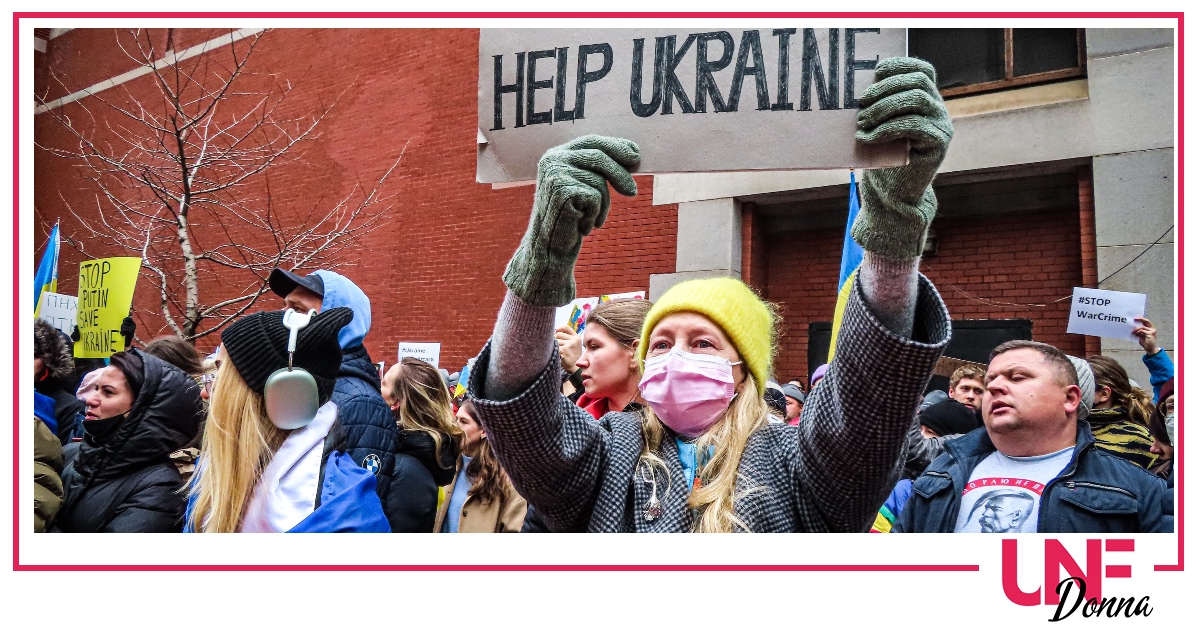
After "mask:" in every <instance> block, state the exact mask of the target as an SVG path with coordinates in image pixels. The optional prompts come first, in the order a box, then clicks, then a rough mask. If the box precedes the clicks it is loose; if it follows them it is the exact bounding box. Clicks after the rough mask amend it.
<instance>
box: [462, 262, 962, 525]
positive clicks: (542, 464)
mask: <svg viewBox="0 0 1200 630" xmlns="http://www.w3.org/2000/svg"><path fill="white" fill-rule="evenodd" d="M919 287H920V288H919V294H918V298H917V310H916V322H915V325H914V334H913V337H914V338H913V339H904V338H902V337H898V336H897V335H895V334H893V333H892V332H890V331H889V330H887V329H886V328H885V327H884V326H883V324H881V323H880V322H879V321H878V320H877V319H876V318H875V317H874V316H873V315H872V314H871V313H870V311H869V310H868V309H867V307H866V305H865V303H864V299H863V295H862V288H861V286H860V285H859V284H858V282H857V281H856V283H855V290H854V291H853V292H852V294H851V298H850V301H849V304H848V305H847V307H846V312H845V314H844V316H843V320H842V329H841V332H840V334H839V337H838V351H837V356H836V357H834V361H833V365H831V366H830V370H829V373H828V375H827V376H826V377H825V379H824V380H822V381H821V382H820V384H818V386H817V387H816V388H815V389H814V390H813V392H812V394H811V395H810V396H809V398H808V401H807V402H806V404H805V405H804V414H803V416H802V417H801V420H800V426H798V427H793V426H788V425H778V424H770V425H766V426H764V427H763V428H762V429H760V430H759V431H757V432H756V433H755V434H754V435H752V436H751V437H750V439H749V441H748V442H747V444H746V448H745V451H744V452H743V454H742V460H741V462H740V463H739V464H738V473H739V475H740V477H741V480H740V481H739V482H738V488H737V489H738V494H739V495H740V498H739V499H738V500H737V502H736V503H735V509H736V511H737V515H738V517H739V518H741V519H742V520H743V521H744V522H745V523H746V524H747V525H748V527H749V529H750V531H754V532H865V531H867V529H868V528H869V527H870V525H871V522H872V520H873V519H874V516H875V514H876V512H877V511H878V509H879V506H880V505H882V504H883V502H884V500H885V499H886V498H887V495H888V493H889V492H890V491H891V489H892V486H893V485H895V483H896V480H897V479H898V477H899V473H900V469H901V466H902V464H903V456H904V453H905V436H906V434H907V432H908V428H909V425H910V424H911V423H912V418H913V414H914V413H915V411H916V409H917V406H918V405H919V404H920V401H921V395H922V394H923V393H924V390H925V386H926V384H927V382H928V380H929V377H930V374H931V373H932V371H933V367H934V364H935V363H936V362H937V360H938V358H939V357H940V356H941V354H942V350H943V349H944V348H945V346H946V344H947V343H948V342H949V340H950V317H949V314H948V313H947V312H946V307H945V305H944V304H943V303H942V300H941V297H940V296H939V295H938V293H937V290H936V289H935V288H934V287H933V284H931V283H930V282H929V280H928V279H926V278H925V277H924V276H922V277H921V278H920V283H919ZM490 353H491V345H490V344H489V345H488V346H486V347H484V349H483V352H481V353H480V355H479V357H478V359H477V361H476V363H475V367H474V369H472V370H471V375H470V383H469V389H470V392H471V395H472V396H473V397H475V398H476V401H475V404H476V409H477V410H478V415H479V421H480V423H481V424H482V425H483V427H484V429H486V431H487V434H488V440H489V441H490V442H491V444H492V448H493V449H494V450H495V452H496V454H497V456H498V457H499V459H500V462H501V464H502V465H503V466H504V469H505V470H506V471H507V472H508V474H509V476H510V477H511V478H512V482H513V485H514V486H515V487H516V489H517V491H518V492H519V493H520V494H521V496H523V497H525V499H526V500H528V502H529V503H530V504H532V505H533V506H534V508H535V509H536V510H537V512H538V513H539V514H540V515H541V516H542V517H543V518H544V519H545V522H546V523H547V525H548V526H549V527H550V529H551V530H552V531H559V532H584V531H587V532H686V531H690V529H691V518H692V515H691V510H689V509H688V508H687V505H686V504H687V496H688V493H689V490H690V489H689V488H688V487H687V485H686V483H685V481H684V476H683V470H682V467H681V466H680V464H679V457H678V453H677V447H676V444H675V441H674V440H673V439H670V438H668V439H665V440H663V444H662V449H661V452H660V453H659V456H660V457H661V458H662V460H663V461H664V462H665V463H666V464H667V467H668V468H669V471H670V475H669V478H668V476H667V475H666V474H665V473H664V472H662V470H661V469H660V468H658V467H653V468H652V467H649V466H647V465H645V464H639V458H638V455H639V454H640V453H641V451H642V432H641V424H640V420H639V416H638V415H637V414H633V413H624V412H614V413H609V414H606V415H605V416H604V417H603V418H601V419H600V421H599V422H597V421H596V420H595V419H593V418H592V417H591V416H590V415H589V414H588V413H587V412H586V411H584V410H583V409H580V408H579V407H576V406H575V405H574V404H572V403H571V401H570V400H568V399H567V398H566V397H565V396H563V395H562V394H561V393H560V388H561V384H562V372H561V367H559V359H558V355H557V353H555V354H554V356H552V357H551V358H550V361H549V363H547V365H546V368H545V369H544V370H543V371H542V373H541V374H540V375H539V376H538V377H537V379H536V380H535V381H534V382H533V384H531V385H530V386H529V387H528V388H527V389H526V390H525V391H524V392H522V393H521V394H519V395H517V396H516V397H515V398H513V399H511V400H506V401H494V400H486V399H484V398H481V397H479V396H478V395H477V394H478V393H479V392H481V391H484V388H483V387H482V385H483V379H484V378H485V376H486V374H487V365H488V361H489V359H490V358H491V357H490ZM652 496H656V497H657V499H658V502H659V504H660V506H661V513H659V514H658V515H657V516H656V512H658V511H657V510H648V509H647V508H648V507H649V506H650V505H651V503H652V501H651V497H652Z"/></svg>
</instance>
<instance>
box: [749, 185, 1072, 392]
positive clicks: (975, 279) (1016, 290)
mask: <svg viewBox="0 0 1200 630" xmlns="http://www.w3.org/2000/svg"><path fill="white" fill-rule="evenodd" d="M934 228H935V229H936V231H937V235H938V241H939V249H938V254H937V256H934V257H931V258H927V259H925V260H923V261H922V263H921V271H922V272H923V273H924V274H925V275H926V276H928V277H929V279H930V280H931V281H933V283H934V285H936V286H937V287H938V290H939V291H940V292H941V295H942V299H943V300H945V302H946V306H947V308H948V309H949V310H950V317H951V318H952V319H1016V318H1021V319H1030V320H1033V338H1034V339H1035V340H1037V341H1043V342H1046V343H1049V344H1053V345H1055V346H1057V347H1058V348H1060V349H1062V350H1063V351H1065V352H1067V353H1070V354H1076V355H1081V354H1083V353H1084V352H1085V348H1084V338H1083V337H1081V336H1080V335H1071V334H1067V332H1066V327H1067V317H1068V315H1069V306H1070V299H1069V296H1070V295H1071V289H1072V288H1073V287H1075V286H1078V285H1079V284H1080V282H1081V279H1082V275H1081V263H1080V254H1079V247H1078V243H1079V215H1078V213H1077V212H1076V211H1075V210H1074V209H1071V210H1069V211H1056V212H1037V213H1029V214H1018V215H1012V214H1006V215H999V216H973V217H962V218H941V219H937V220H936V221H935V222H934ZM843 230H844V228H842V227H838V228H833V229H826V230H819V231H812V232H791V233H784V234H774V235H771V236H769V237H768V248H769V254H768V263H767V276H768V282H767V286H768V289H767V297H768V299H770V300H771V301H772V302H775V303H776V304H778V305H779V307H780V312H781V314H782V315H783V327H782V335H781V348H780V353H779V357H778V360H777V361H776V369H775V372H776V374H777V375H778V376H779V378H793V377H796V376H806V375H807V372H808V324H809V322H811V321H829V320H830V319H832V316H833V308H834V303H835V302H836V299H837V280H838V268H839V266H840V264H841V248H842V236H843ZM1064 297H1065V298H1068V299H1065V300H1062V301H1057V300H1059V299H1060V298H1064ZM1035 305H1044V306H1035Z"/></svg>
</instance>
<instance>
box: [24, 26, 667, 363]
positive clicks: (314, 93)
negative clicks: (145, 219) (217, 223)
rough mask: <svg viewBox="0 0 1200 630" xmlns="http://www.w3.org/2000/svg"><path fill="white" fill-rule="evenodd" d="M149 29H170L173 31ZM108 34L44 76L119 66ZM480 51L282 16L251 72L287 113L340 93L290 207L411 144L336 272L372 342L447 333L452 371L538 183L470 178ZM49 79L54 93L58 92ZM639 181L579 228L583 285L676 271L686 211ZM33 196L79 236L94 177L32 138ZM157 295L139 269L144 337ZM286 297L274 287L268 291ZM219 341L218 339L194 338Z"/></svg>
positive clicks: (68, 45) (480, 318)
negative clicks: (494, 184)
mask: <svg viewBox="0 0 1200 630" xmlns="http://www.w3.org/2000/svg"><path fill="white" fill-rule="evenodd" d="M216 34H219V33H218V32H217V31H211V30H204V31H200V30H195V31H193V30H186V31H176V32H175V33H174V35H173V37H174V39H175V41H176V42H177V45H176V48H177V49H183V48H186V47H187V46H190V45H193V44H195V43H199V42H202V41H206V40H207V39H209V38H210V37H212V36H215V35H216ZM154 36H155V38H156V39H155V41H162V42H165V41H166V33H165V31H162V32H157V33H155V35H154ZM114 42H115V40H114V35H113V32H112V31H107V30H99V29H77V30H74V31H71V32H69V33H67V34H65V35H63V36H61V37H58V38H56V39H54V40H53V41H52V42H51V44H52V45H51V47H50V50H49V51H48V53H47V55H45V64H46V66H45V67H44V68H41V69H40V72H41V75H40V76H43V77H44V76H45V75H46V74H47V72H48V69H53V71H54V72H57V73H60V74H65V75H70V76H78V77H80V79H79V80H78V81H76V82H75V83H76V84H79V85H90V84H92V83H95V82H96V81H99V80H102V79H104V78H106V77H107V76H111V75H112V74H116V73H119V72H123V71H125V70H127V69H129V67H131V66H130V64H129V62H128V60H126V59H123V57H122V55H123V54H122V53H121V51H120V49H119V48H117V46H116V45H115V43H114ZM477 55H478V31H477V30H471V29H456V30H449V29H443V30H434V29H413V30H409V29H396V30H370V29H353V30H321V29H318V30H306V29H282V30H276V31H271V32H268V33H267V34H266V35H265V36H264V37H263V38H262V40H261V42H260V44H259V48H258V49H257V50H256V52H255V54H254V57H253V59H252V62H251V68H250V69H251V70H253V71H255V72H260V73H265V72H273V73H277V75H278V76H279V77H280V80H281V81H288V82H291V83H292V84H295V85H297V86H298V88H297V90H296V91H295V92H294V93H293V96H292V97H291V98H290V100H289V101H288V102H287V103H286V105H285V107H284V108H283V109H284V110H285V111H283V112H282V113H283V114H285V115H291V116H298V115H303V114H305V113H311V112H314V111H318V110H319V108H320V107H321V106H322V105H327V104H328V103H330V102H332V101H333V100H334V99H335V98H336V99H337V105H336V107H334V109H333V110H332V112H331V113H330V114H329V116H328V117H327V118H326V119H325V121H324V122H323V124H322V126H321V135H320V137H319V138H318V139H317V140H315V141H313V142H311V143H309V144H308V145H307V146H305V147H304V148H303V150H302V151H301V152H300V153H298V154H297V157H298V158H299V160H298V161H296V162H294V163H289V164H285V165H282V166H279V167H277V168H276V169H275V170H274V171H273V174H272V176H271V181H270V185H271V193H272V196H273V198H274V200H275V204H276V207H277V208H282V209H284V212H285V216H290V217H291V219H292V220H295V219H296V218H297V217H298V216H300V215H299V213H300V212H305V211H307V209H309V208H311V207H314V206H315V207H319V208H326V207H329V206H330V205H332V203H333V202H334V200H336V199H340V198H341V197H342V196H345V195H346V194H348V193H349V192H350V191H351V190H352V188H353V185H354V182H355V181H356V179H358V178H362V179H363V180H372V179H374V178H378V177H379V175H380V174H382V172H383V171H384V170H386V168H387V167H388V166H389V165H390V164H391V163H392V161H393V160H394V159H395V157H396V155H397V154H398V153H399V151H400V149H401V147H403V146H404V145H405V143H406V142H407V143H408V148H407V150H406V151H405V153H404V158H403V161H402V162H401V165H400V167H399V168H397V169H396V171H395V172H394V173H393V175H392V177H391V179H389V181H388V183H387V184H386V185H385V187H384V189H383V190H382V191H381V192H382V194H384V195H393V196H394V197H393V199H392V202H391V205H392V207H391V209H390V210H389V211H388V213H387V214H386V219H385V221H384V223H383V224H382V225H381V226H380V227H378V228H376V229H375V230H374V231H372V232H371V233H369V234H368V235H366V236H365V237H364V238H363V240H362V241H361V242H360V243H359V245H358V246H357V247H356V248H354V250H353V251H351V252H349V253H348V254H347V255H346V256H345V257H344V259H343V262H345V263H347V264H348V265H349V266H348V267H345V268H343V269H342V270H341V273H343V274H344V275H347V276H348V277H349V278H350V279H351V280H353V281H355V282H356V283H358V284H359V286H361V287H362V288H363V289H364V291H366V293H367V295H368V296H370V298H371V300H372V310H373V320H374V321H373V327H372V331H371V333H370V335H368V337H367V347H368V349H369V350H370V352H371V354H372V356H373V357H374V358H375V359H376V360H387V361H388V362H389V363H390V362H392V361H394V360H395V351H396V350H395V348H396V345H395V344H396V343H397V342H400V341H440V342H441V343H442V344H443V345H442V361H441V363H442V366H443V367H446V368H448V369H450V370H451V371H453V370H455V369H457V368H458V367H460V366H462V365H463V364H464V363H465V362H466V360H467V358H469V357H471V356H474V354H475V353H476V352H478V351H479V349H480V348H481V347H482V345H483V343H484V342H485V341H486V340H487V337H488V336H489V334H490V332H491V328H492V324H493V323H494V321H495V315H496V310H497V308H498V307H499V304H500V301H501V299H502V298H503V295H504V285H503V283H502V282H501V281H500V277H501V274H502V273H503V270H504V266H505V264H506V263H507V261H508V259H509V257H510V256H511V255H512V252H513V251H514V250H515V249H516V247H517V244H518V242H519V241H520V239H521V235H522V234H523V233H524V231H525V226H526V223H527V221H528V217H529V210H530V207H531V203H532V197H533V187H531V186H530V187H522V188H510V189H504V190H492V189H491V186H490V185H484V184H477V183H475V154H476V143H475V140H476V130H477V127H478V125H477V109H476V98H477V72H478V71H477V68H478V60H477ZM106 73H107V74H106ZM101 75H103V76H101ZM50 83H51V82H47V83H46V84H44V85H48V84H50ZM123 87H124V88H127V89H128V90H129V91H130V93H131V94H134V95H140V96H145V95H149V94H152V84H151V83H150V79H149V77H143V78H140V79H137V80H134V81H131V82H129V83H127V84H125V86H123ZM43 89H47V90H49V92H50V97H51V98H53V97H56V96H59V95H60V94H59V93H56V92H54V89H51V88H43ZM59 92H61V90H59ZM115 92H116V91H115V90H110V91H109V92H106V93H105V95H106V96H113V95H115V94H114V93H115ZM81 105H87V106H89V107H90V108H91V109H92V110H93V111H94V112H97V113H99V112H100V109H98V108H97V107H96V103H95V101H94V100H91V101H89V100H85V101H83V102H82V103H81V104H80V105H74V106H72V105H69V106H67V107H66V108H64V110H63V111H66V112H68V113H69V114H71V115H72V116H73V117H75V118H76V119H79V120H83V119H84V116H83V113H84V112H83V110H82V108H81ZM99 122H100V123H103V122H104V118H103V116H101V117H100V118H99ZM35 135H36V139H37V141H38V142H39V143H41V144H45V145H51V146H62V145H64V144H65V143H67V142H69V138H68V137H67V136H66V134H65V133H64V132H63V131H62V129H61V128H59V127H58V125H57V123H55V122H54V121H53V120H51V119H50V117H49V116H48V115H45V114H43V115H41V116H38V117H37V119H36V121H35ZM637 182H638V186H639V192H640V193H641V194H639V195H638V196H637V197H636V198H632V199H630V198H624V197H621V196H620V195H615V194H614V195H613V199H614V202H613V208H612V211H611V213H610V215H609V220H608V223H606V225H605V227H603V228H602V229H600V230H598V231H596V232H594V233H593V234H592V235H591V236H590V237H589V238H588V239H587V240H586V241H585V243H584V248H583V252H582V254H581V256H580V260H579V264H578V267H577V269H576V279H577V283H578V289H579V293H580V295H598V294H601V293H609V292H623V291H633V290H646V289H648V288H649V277H650V274H655V273H670V272H673V271H674V270H675V232H676V220H677V212H676V210H677V209H676V207H675V206H674V205H671V206H657V207H655V206H651V205H650V201H651V199H652V183H653V180H652V178H650V177H639V178H637ZM60 195H61V198H60ZM34 196H35V205H36V212H35V225H34V226H32V233H33V237H34V238H35V240H36V242H37V245H36V246H37V247H38V248H39V251H38V254H39V255H40V248H41V246H42V244H43V243H44V240H45V235H46V234H47V233H48V232H49V228H50V226H51V225H52V224H53V222H54V220H55V219H56V218H58V217H62V219H63V227H62V229H63V233H64V235H65V236H66V237H68V238H73V239H81V238H82V237H83V232H82V230H81V229H80V226H79V225H78V224H77V223H76V222H75V221H74V220H73V219H71V217H70V213H69V212H67V211H66V209H65V206H64V203H63V201H62V199H64V198H65V199H66V201H67V202H68V203H70V204H71V205H72V206H73V207H75V208H76V209H77V211H79V212H81V213H83V214H87V213H88V212H94V208H95V201H94V190H93V189H92V188H91V187H90V185H89V184H88V182H86V181H84V180H83V179H82V178H81V177H80V174H79V172H78V171H77V170H76V167H75V165H74V164H72V163H70V162H68V161H66V160H63V159H60V158H55V157H52V156H50V155H48V154H47V153H45V152H44V151H38V152H36V155H35V189H34ZM288 213H290V215H288ZM23 229H26V230H29V229H31V227H29V226H27V227H25V228H23ZM82 245H83V247H84V249H85V251H86V252H87V256H86V258H93V257H101V256H108V255H118V252H115V251H111V250H106V249H104V248H103V247H101V246H100V245H99V244H98V243H96V242H94V241H88V240H85V241H84V242H83V243H82ZM83 258H85V256H83V255H81V254H80V253H79V252H77V251H75V250H74V249H72V248H70V247H67V246H64V249H63V254H62V257H61V259H60V265H59V269H60V285H59V290H60V291H61V292H64V293H72V292H74V291H75V290H76V282H75V278H74V272H75V270H77V269H78V264H79V262H80V260H81V259H83ZM35 264H36V261H35ZM252 281H253V278H252V277H250V276H247V275H245V274H240V275H239V274H229V273H222V274H221V275H219V276H217V277H213V278H209V279H207V280H205V282H206V284H205V285H204V287H202V291H203V297H204V299H205V301H206V302H209V303H212V302H216V301H220V300H221V299H225V298H228V297H232V296H234V295H237V294H238V293H235V292H234V291H237V290H238V289H240V288H241V287H243V286H245V285H246V284H248V283H250V282H252ZM155 297H156V296H155V295H153V292H152V291H151V290H150V289H149V285H148V284H147V283H145V282H144V279H143V281H142V282H141V283H140V284H139V287H138V291H137V295H136V297H135V309H136V310H137V313H136V319H137V320H138V328H139V336H141V337H143V338H146V339H148V338H150V337H152V336H154V335H156V334H161V333H165V332H167V330H168V329H167V328H166V326H165V324H164V322H163V320H162V318H161V316H159V315H157V301H156V300H155ZM279 305H280V301H279V300H278V299H276V298H275V297H274V296H273V295H271V294H268V295H267V296H265V297H264V298H263V300H262V301H261V302H260V303H259V306H260V307H261V308H277V307H278V306H279ZM202 328H203V327H202ZM215 343H216V339H215V338H211V337H210V338H206V339H204V340H201V341H200V343H199V345H200V346H201V347H202V348H206V349H207V348H211V347H212V346H214V345H215Z"/></svg>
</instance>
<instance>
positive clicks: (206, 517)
mask: <svg viewBox="0 0 1200 630" xmlns="http://www.w3.org/2000/svg"><path fill="white" fill-rule="evenodd" d="M222 354H223V353H222ZM217 382H218V383H219V386H218V387H215V388H213V392H212V398H211V399H210V400H209V407H208V420H207V421H206V422H205V423H204V441H203V444H202V446H201V449H200V462H201V466H203V469H202V470H201V471H200V473H199V474H198V475H196V477H195V479H196V481H194V482H193V483H192V484H191V485H190V486H188V491H189V493H190V494H191V496H192V497H193V498H194V500H195V502H194V505H193V508H192V513H191V516H190V517H189V523H190V525H191V529H192V531H196V532H209V533H230V532H236V531H238V528H239V527H240V525H241V522H242V516H243V514H242V513H243V512H244V511H245V509H246V503H247V502H248V501H249V500H250V494H251V493H252V492H253V491H254V486H255V484H257V483H258V480H259V478H260V477H261V476H262V472H263V470H264V469H265V468H266V467H267V464H268V463H270V461H271V458H272V457H273V456H274V452H275V450H276V449H278V448H279V446H280V445H282V444H283V440H284V439H285V438H286V437H287V434H288V432H287V431H284V430H282V429H279V428H277V427H275V425H273V424H271V420H270V419H269V418H268V417H267V408H266V404H265V403H264V402H263V397H262V395H261V394H258V393H256V392H255V391H254V390H252V389H250V386H249V385H247V384H246V381H245V380H243V379H242V375H241V374H238V371H237V369H236V368H234V366H233V362H232V361H230V360H229V359H228V357H224V360H223V361H221V367H220V368H218V370H217Z"/></svg>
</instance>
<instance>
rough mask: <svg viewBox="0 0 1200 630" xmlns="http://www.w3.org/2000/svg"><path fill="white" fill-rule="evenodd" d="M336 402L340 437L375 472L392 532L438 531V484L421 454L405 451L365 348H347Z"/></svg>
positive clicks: (360, 462)
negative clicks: (401, 450)
mask: <svg viewBox="0 0 1200 630" xmlns="http://www.w3.org/2000/svg"><path fill="white" fill-rule="evenodd" d="M333 402H334V403H336V404H337V406H338V424H339V425H340V429H339V435H338V436H337V442H338V443H339V444H340V445H341V446H342V450H344V452H346V453H349V455H350V456H351V457H353V458H354V461H355V462H356V463H357V464H358V465H360V466H362V467H364V468H366V469H368V470H371V471H372V472H374V473H375V478H376V481H377V482H378V483H376V485H375V490H376V492H377V493H378V494H379V500H380V502H381V503H383V511H384V514H386V515H387V519H388V524H389V525H391V527H392V531H393V532H431V531H433V522H434V518H435V517H436V516H437V495H438V491H437V489H438V486H437V484H436V483H435V482H434V480H433V476H432V475H431V474H430V472H429V470H428V469H426V467H425V466H424V465H423V464H422V463H421V462H420V461H419V460H418V459H416V458H415V457H413V456H412V455H411V454H409V453H404V452H400V445H399V438H400V429H399V427H397V426H396V420H395V419H394V418H393V416H392V410H391V409H389V408H388V406H387V403H385V402H384V401H383V396H382V395H381V394H380V393H379V374H378V372H376V371H375V365H374V364H373V363H371V357H370V356H369V355H368V354H367V349H366V348H364V347H362V346H357V347H355V348H351V349H349V350H344V351H343V353H342V366H341V368H340V370H339V371H338V378H337V382H336V383H335V385H334V388H333ZM328 443H329V442H328V441H327V444H328ZM453 469H454V468H453V464H451V471H452V472H453Z"/></svg>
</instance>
